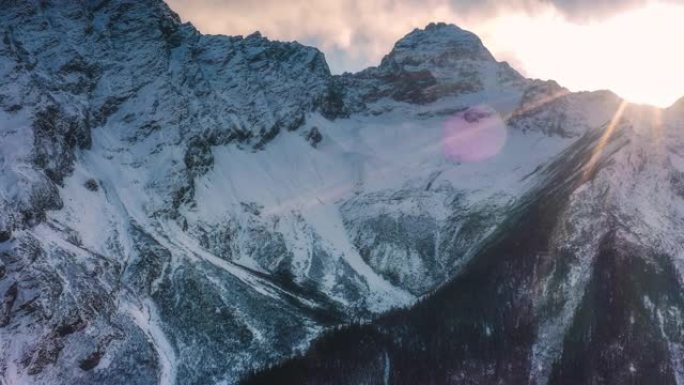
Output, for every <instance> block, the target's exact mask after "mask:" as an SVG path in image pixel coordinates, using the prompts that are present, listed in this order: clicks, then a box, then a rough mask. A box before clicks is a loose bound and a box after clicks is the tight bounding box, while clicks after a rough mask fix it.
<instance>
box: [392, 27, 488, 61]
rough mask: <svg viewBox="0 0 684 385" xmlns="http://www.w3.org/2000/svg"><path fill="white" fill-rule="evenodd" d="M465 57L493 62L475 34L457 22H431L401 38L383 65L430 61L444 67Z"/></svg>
mask: <svg viewBox="0 0 684 385" xmlns="http://www.w3.org/2000/svg"><path fill="white" fill-rule="evenodd" d="M463 59H470V60H478V61H479V60H483V61H494V57H493V56H492V54H491V53H490V52H489V51H488V50H487V48H485V46H484V45H483V44H482V41H481V40H480V38H478V37H477V35H475V34H474V33H472V32H470V31H466V30H464V29H461V28H459V27H457V26H456V25H454V24H447V23H430V24H428V25H427V26H426V27H425V28H424V29H420V28H416V29H414V30H413V31H412V32H411V33H409V34H408V35H406V36H404V37H403V38H401V39H400V40H399V41H398V42H397V43H396V44H395V45H394V48H393V49H392V52H390V53H389V55H387V56H385V57H384V58H383V60H382V64H381V65H388V64H390V63H395V64H398V65H401V66H404V65H413V66H416V65H421V64H424V63H426V62H430V61H431V62H433V63H434V64H438V65H440V66H441V65H444V64H448V63H450V62H453V61H457V60H463Z"/></svg>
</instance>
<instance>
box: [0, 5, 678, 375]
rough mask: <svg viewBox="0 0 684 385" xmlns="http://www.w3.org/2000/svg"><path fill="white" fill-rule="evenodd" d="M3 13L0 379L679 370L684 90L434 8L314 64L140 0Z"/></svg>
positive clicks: (302, 52) (299, 50)
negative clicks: (629, 96)
mask: <svg viewBox="0 0 684 385" xmlns="http://www.w3.org/2000/svg"><path fill="white" fill-rule="evenodd" d="M0 9H2V10H3V11H2V12H0V34H2V39H1V41H0V74H1V76H0V86H1V87H0V138H1V140H0V164H1V167H0V182H1V183H0V297H1V298H2V303H1V305H0V345H2V348H1V349H0V381H2V383H3V384H15V383H36V384H56V383H65V384H66V383H68V384H91V383H104V384H118V383H139V384H157V383H162V384H172V383H176V384H213V383H238V382H240V381H242V380H243V379H245V378H246V376H247V375H248V374H249V373H250V372H253V371H260V370H262V369H264V368H265V367H267V366H271V365H273V364H274V363H276V362H281V361H283V360H286V359H287V358H288V357H292V356H297V355H301V358H299V359H297V360H295V361H291V362H289V363H284V364H283V365H282V366H281V367H279V368H277V369H276V371H274V372H268V373H262V374H261V375H259V376H257V377H253V378H252V379H251V381H255V382H259V381H262V382H266V383H295V382H297V383H383V382H384V383H389V382H391V383H436V384H441V383H464V381H471V382H474V383H499V382H501V381H503V382H506V383H530V382H533V383H537V384H542V383H577V382H581V383H585V382H586V383H590V382H592V381H593V382H595V383H615V384H621V383H630V381H632V382H633V381H636V382H637V383H639V382H644V381H645V379H650V378H657V379H658V382H659V383H668V382H672V383H675V382H677V381H680V380H679V379H680V378H681V371H682V370H681V368H682V363H681V357H680V354H679V352H680V351H681V337H680V335H681V320H680V318H681V316H680V312H681V311H682V308H681V306H682V301H681V299H680V298H679V294H678V293H679V291H681V290H680V279H681V278H680V277H681V274H680V272H679V270H680V269H681V266H680V265H681V253H682V250H681V245H682V240H681V239H679V238H680V237H679V235H678V232H677V229H678V228H679V226H680V225H681V221H682V218H684V213H682V212H681V208H680V206H681V205H679V203H678V202H679V201H680V199H681V198H682V182H681V179H682V177H681V176H682V175H683V174H682V173H683V172H684V169H682V167H684V163H682V162H681V154H680V153H681V151H680V149H681V148H682V138H681V135H680V134H678V132H679V130H678V128H679V127H680V126H681V125H682V119H683V118H682V117H684V115H683V114H682V112H681V108H679V107H676V106H675V107H673V108H671V109H668V110H656V109H650V108H645V107H637V106H627V107H625V105H624V104H623V103H622V102H621V101H620V100H619V98H617V97H616V96H614V95H612V94H610V93H606V92H599V93H578V94H572V93H568V92H567V91H566V90H564V89H563V88H562V87H560V86H558V85H557V84H555V83H553V82H541V81H536V80H529V79H525V78H523V77H521V76H520V75H519V74H517V73H516V72H515V71H514V70H513V69H511V68H510V67H509V66H508V65H507V64H506V63H501V62H497V61H496V60H495V59H494V58H493V57H492V55H491V54H490V53H489V52H488V51H487V49H486V48H485V47H483V46H482V44H481V42H480V41H479V39H478V38H477V37H476V36H475V35H473V34H471V33H469V32H467V31H463V30H461V29H459V28H457V27H455V26H452V25H445V24H431V25H429V26H428V27H427V28H425V29H422V30H415V31H413V32H411V33H410V34H408V35H407V36H406V37H405V38H403V39H402V40H400V41H399V42H398V43H397V44H396V46H395V47H394V49H393V50H392V52H390V53H389V54H388V55H387V56H386V57H385V58H384V59H383V61H382V62H381V64H380V65H379V66H378V67H374V68H369V69H367V70H364V71H361V72H359V73H356V74H345V75H340V76H333V75H331V74H330V72H329V70H328V67H327V64H326V62H325V59H324V57H323V55H322V54H321V53H320V52H319V51H317V50H316V49H313V48H309V47H304V46H301V45H299V44H297V43H281V42H273V41H269V40H267V39H266V38H263V37H262V36H260V35H259V34H258V33H255V34H253V35H250V36H247V37H226V36H206V35H202V34H200V33H199V32H197V31H196V30H195V29H194V28H193V27H192V26H191V25H189V24H183V23H181V22H180V20H179V18H178V16H177V15H175V14H174V13H173V12H172V11H171V10H170V9H169V8H168V7H167V6H166V5H165V4H164V3H162V2H161V1H156V0H146V1H126V0H111V1H80V2H68V3H64V2H56V1H55V2H51V1H23V2H16V1H0ZM683 207H684V206H683ZM398 308H402V309H403V310H396V309H398ZM392 309H395V310H392ZM388 312H389V313H388ZM359 322H361V323H362V324H363V325H364V326H354V327H348V326H345V325H350V324H354V323H356V324H358V323H359ZM340 327H342V328H343V329H344V330H343V331H341V332H340V331H334V332H330V333H331V334H326V336H325V337H324V338H322V339H321V340H320V341H319V342H316V343H315V344H314V346H313V348H312V350H308V348H309V345H310V343H311V341H312V339H314V338H316V337H318V336H319V335H321V333H323V332H325V331H326V330H329V331H331V330H338V329H339V328H340ZM643 352H649V353H648V354H644V353H643ZM412 363H415V364H412ZM640 380H644V381H640Z"/></svg>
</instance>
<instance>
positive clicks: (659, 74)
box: [480, 4, 684, 107]
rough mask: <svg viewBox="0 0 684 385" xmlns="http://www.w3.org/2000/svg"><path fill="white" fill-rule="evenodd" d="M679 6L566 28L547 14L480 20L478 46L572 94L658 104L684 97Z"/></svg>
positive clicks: (682, 28) (682, 14) (645, 9)
mask: <svg viewBox="0 0 684 385" xmlns="http://www.w3.org/2000/svg"><path fill="white" fill-rule="evenodd" d="M682 20H684V6H681V5H674V4H651V5H648V6H645V7H643V8H637V9H633V10H630V11H625V12H624V13H619V14H616V15H614V16H612V17H610V18H608V19H604V20H600V21H595V22H588V23H586V24H579V23H570V22H568V21H567V20H565V19H564V18H563V17H562V16H561V15H559V14H558V13H557V12H554V11H553V10H552V9H547V10H546V11H544V12H542V13H541V14H536V15H534V16H532V15H528V14H517V15H509V16H500V17H496V18H494V19H491V20H489V21H487V22H486V23H485V24H483V25H481V26H480V28H481V29H482V30H483V31H484V33H483V40H485V44H486V45H487V46H488V47H489V48H490V49H491V50H492V51H493V52H494V53H495V54H497V53H498V54H499V55H498V56H500V57H501V56H504V57H503V59H506V56H507V54H509V53H510V55H511V58H512V61H513V63H512V64H513V65H514V66H516V64H517V67H522V68H521V69H522V70H523V71H524V72H525V74H526V75H528V76H530V77H539V78H544V79H555V80H557V81H558V82H559V83H561V84H562V85H563V86H566V87H569V88H570V89H571V90H573V91H579V90H595V89H610V90H612V91H614V92H616V93H617V94H619V95H620V96H622V97H624V98H626V99H627V100H629V101H631V102H635V103H645V104H652V105H657V106H661V107H666V106H669V105H671V104H672V103H673V102H674V101H676V100H677V99H679V98H680V97H682V96H684V50H682V48H681V47H680V44H679V40H680V37H681V36H684V23H682Z"/></svg>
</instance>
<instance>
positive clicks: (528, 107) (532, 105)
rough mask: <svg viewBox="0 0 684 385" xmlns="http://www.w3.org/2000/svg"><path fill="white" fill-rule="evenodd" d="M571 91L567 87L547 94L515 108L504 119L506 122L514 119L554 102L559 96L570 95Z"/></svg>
mask: <svg viewBox="0 0 684 385" xmlns="http://www.w3.org/2000/svg"><path fill="white" fill-rule="evenodd" d="M569 93H570V91H568V90H566V89H563V90H561V91H558V92H554V93H553V94H551V95H549V96H546V97H543V98H541V99H539V100H535V101H533V102H531V103H528V104H527V105H524V106H522V105H521V106H520V107H519V108H517V109H515V110H514V111H512V112H511V113H510V114H508V115H507V116H506V117H505V118H504V121H505V122H508V121H509V120H510V119H513V118H516V117H518V116H521V115H524V114H526V113H528V112H530V111H532V110H535V109H537V108H539V107H543V106H545V105H547V104H549V103H551V102H553V101H554V100H556V99H559V98H561V97H563V96H565V95H568V94H569Z"/></svg>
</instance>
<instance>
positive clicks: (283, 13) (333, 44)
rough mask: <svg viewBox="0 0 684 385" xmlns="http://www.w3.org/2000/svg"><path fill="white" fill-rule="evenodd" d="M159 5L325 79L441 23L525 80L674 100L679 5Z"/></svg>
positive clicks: (448, 1)
mask: <svg viewBox="0 0 684 385" xmlns="http://www.w3.org/2000/svg"><path fill="white" fill-rule="evenodd" d="M167 1H168V2H169V4H170V6H171V7H172V8H173V9H174V10H175V11H176V12H178V13H179V15H180V16H181V18H182V19H183V20H184V21H190V22H192V23H193V24H194V25H195V26H196V27H197V28H198V29H199V30H200V31H202V32H203V33H210V34H226V35H248V34H250V33H252V32H255V31H260V32H261V33H262V34H263V35H265V36H266V37H268V38H270V39H273V40H285V41H293V40H296V41H299V42H300V43H303V44H306V45H311V46H315V47H317V48H319V49H320V50H321V51H323V52H324V53H325V55H326V58H327V61H328V64H329V66H330V69H331V71H332V72H333V73H341V72H344V71H350V72H355V71H358V70H361V69H363V68H366V67H369V66H373V65H377V64H378V63H379V62H380V59H381V58H382V56H384V55H385V54H387V53H388V52H389V51H390V50H391V49H392V46H393V45H394V43H395V42H396V41H397V40H398V39H400V38H401V37H402V36H404V35H406V34H407V33H409V32H410V31H412V30H413V29H414V28H422V27H424V26H426V25H427V24H428V23H430V22H438V21H444V22H447V23H454V24H456V25H458V26H460V27H462V28H465V29H468V30H470V31H473V32H475V33H476V34H477V35H478V36H480V38H482V40H483V41H484V44H485V46H487V48H489V50H490V51H491V52H492V53H493V54H494V56H495V57H497V59H499V60H505V61H508V62H509V63H510V64H511V65H513V67H515V68H516V69H517V70H518V71H520V72H521V73H523V74H524V75H526V76H528V77H536V78H542V79H549V78H551V79H554V80H557V81H559V82H560V83H561V84H563V85H564V86H567V87H569V88H570V89H571V90H587V89H599V88H609V89H612V90H614V91H616V92H618V93H619V94H621V95H622V96H624V97H627V98H631V99H630V100H633V101H639V102H645V103H652V104H658V105H663V106H664V105H668V103H671V102H672V101H674V100H675V99H676V98H677V97H679V96H682V95H684V76H681V73H682V71H681V68H682V66H684V54H677V52H680V48H679V47H675V46H674V43H675V42H676V40H677V39H676V37H679V36H682V34H684V23H682V22H681V20H683V19H684V0H503V1H502V0H403V1H400V0H260V1H249V0H167ZM673 37H675V38H673ZM673 55H674V56H673ZM663 65H666V66H667V68H660V67H662V66H663ZM644 70H648V73H646V74H642V73H641V72H643V71H644ZM652 74H653V75H652ZM673 77H675V78H677V79H679V80H681V81H677V82H673ZM680 78H681V79H680ZM675 80H676V79H675ZM638 81H643V82H642V83H639V82H638Z"/></svg>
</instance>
